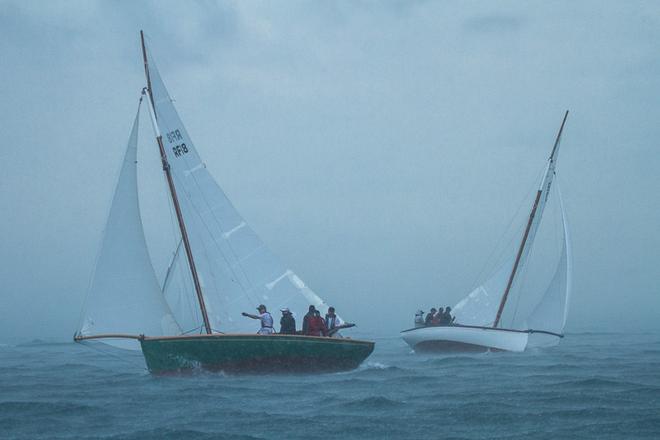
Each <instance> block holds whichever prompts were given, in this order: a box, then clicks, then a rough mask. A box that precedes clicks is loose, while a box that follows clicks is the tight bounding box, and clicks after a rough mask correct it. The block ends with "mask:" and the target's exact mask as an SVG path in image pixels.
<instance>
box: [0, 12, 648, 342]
mask: <svg viewBox="0 0 660 440" xmlns="http://www.w3.org/2000/svg"><path fill="white" fill-rule="evenodd" d="M140 29H144V30H145V31H146V32H147V33H148V35H149V37H150V43H151V47H152V50H153V52H154V55H155V57H156V60H157V61H158V62H159V67H160V70H161V74H162V75H163V77H164V79H165V81H166V83H167V85H168V87H169V89H170V93H171V94H172V96H173V97H174V98H175V99H176V105H177V107H178V110H179V113H180V114H181V117H182V119H183V120H184V122H185V123H186V125H187V128H188V131H189V132H190V134H191V136H192V137H193V139H194V140H195V143H196V146H197V148H198V150H199V152H200V154H201V155H202V156H203V157H204V159H205V161H206V163H207V166H208V168H209V169H210V171H211V172H212V174H213V175H214V176H215V177H216V179H217V180H218V181H219V183H220V185H221V186H222V187H223V188H224V189H225V190H226V192H227V194H228V195H229V196H230V198H231V199H232V200H233V201H234V203H235V205H236V206H237V207H238V209H239V210H240V211H241V213H242V214H243V216H244V217H245V218H246V219H247V221H248V222H250V224H251V225H252V226H253V227H254V229H255V230H256V231H257V232H258V233H259V234H260V235H261V236H262V238H263V239H264V241H265V242H266V243H267V244H268V245H269V246H270V247H271V248H272V249H273V250H274V251H275V252H276V253H278V254H279V255H280V256H281V257H282V258H283V259H284V260H285V261H286V262H287V263H288V265H289V266H290V267H291V268H292V269H294V270H295V271H296V272H297V273H298V274H299V275H300V276H301V278H303V279H304V280H305V281H306V282H307V284H308V285H309V286H310V287H312V288H313V289H314V290H316V291H317V292H318V293H319V294H320V295H321V296H323V297H325V298H327V299H328V301H329V302H330V303H332V304H334V305H336V306H337V307H338V309H339V310H340V312H341V313H342V314H343V315H344V316H345V317H348V318H350V320H354V321H357V322H358V324H359V325H360V326H361V327H362V328H363V329H365V330H372V329H373V330H374V331H377V332H379V333H381V334H391V335H396V334H397V332H398V330H400V329H402V328H406V327H408V326H410V323H411V321H412V314H413V312H414V310H415V309H416V308H418V307H419V306H423V307H424V308H428V307H430V306H438V305H444V304H454V303H455V302H456V301H457V300H459V299H460V298H461V297H462V296H464V295H465V294H466V293H467V291H468V290H469V289H470V287H472V285H473V282H474V278H475V277H476V276H477V275H478V273H479V272H480V271H481V269H482V268H483V266H484V264H485V263H486V261H487V258H488V256H489V255H490V254H491V252H492V250H493V248H494V246H495V245H496V243H497V241H498V240H499V239H500V237H501V236H502V234H503V232H504V230H505V228H506V226H507V225H508V224H509V221H510V220H511V216H512V215H513V213H514V212H515V210H516V209H517V208H518V206H519V204H520V200H521V199H522V198H523V197H524V196H525V194H527V193H528V192H529V190H530V189H531V188H532V187H533V186H534V185H536V178H537V177H538V175H539V172H540V170H541V169H542V168H543V166H544V161H545V159H546V157H547V155H548V152H549V150H550V148H551V146H552V141H553V137H554V135H555V133H556V130H557V128H558V125H559V123H560V122H561V117H562V115H563V111H564V110H565V109H567V108H568V109H570V110H571V116H570V117H569V120H568V124H567V128H566V131H565V134H564V140H563V144H562V151H561V156H560V159H559V166H558V173H559V175H560V182H561V186H562V192H563V195H564V201H565V205H566V210H567V212H568V216H569V221H570V224H571V227H572V236H573V245H574V258H575V261H574V297H573V303H572V308H571V314H570V315H569V320H568V330H569V331H570V330H571V329H573V330H583V329H604V328H612V326H614V327H615V328H619V327H620V326H624V327H625V328H626V329H650V328H653V329H658V328H660V324H658V316H659V315H660V287H659V280H658V278H659V277H658V263H659V262H660V228H659V227H658V226H660V202H659V200H660V199H659V197H658V195H657V192H658V189H660V177H659V174H658V171H657V170H658V169H660V150H659V149H658V141H657V140H658V139H659V138H660V124H659V123H658V122H659V121H660V50H659V49H660V43H659V42H660V4H658V3H657V2H603V1H594V2H570V1H566V2H545V1H544V2H492V3H487V2H444V1H443V2H441V1H420V2H411V1H390V2H371V1H352V2H322V1H309V2H298V1H289V2H253V1H247V2H246V1H241V2H214V1H198V2H185V3H184V2H178V1H176V2H175V1H142V2H133V1H113V2H111V1H102V2H94V1H79V2H78V1H66V2H65V1H15V2H14V1H0V54H1V59H2V60H1V61H0V79H1V81H0V96H1V97H2V99H0V119H1V120H2V134H3V140H4V142H3V144H4V146H3V148H2V149H0V159H1V161H2V167H1V168H0V203H1V205H2V216H0V233H1V236H0V243H1V246H0V280H1V282H2V284H1V288H0V335H2V336H0V341H1V340H4V339H31V338H37V337H39V338H50V339H52V338H55V339H68V338H70V336H71V335H72V334H73V332H74V330H75V329H76V324H77V320H78V315H79V312H80V308H81V305H82V301H83V298H84V295H85V289H86V287H87V283H88V281H89V276H90V271H91V269H92V263H93V260H94V256H95V254H96V251H97V246H98V243H99V239H100V233H101V230H102V228H103V226H104V222H105V216H106V214H107V209H108V204H109V201H110V198H111V193H112V191H113V186H114V183H115V182H114V179H115V176H116V173H117V170H118V168H119V165H120V160H121V156H122V154H123V151H124V148H125V145H126V141H127V138H128V134H129V130H130V124H131V122H132V119H133V116H134V111H135V108H136V105H137V98H138V96H139V92H140V90H141V88H142V87H143V85H144V80H143V71H142V65H141V56H140V51H139V50H140V49H139V35H138V33H139V30H140ZM141 135H142V138H143V139H147V140H148V139H149V138H150V136H151V133H150V131H143V132H142V133H141ZM146 145H151V148H156V147H155V146H154V145H153V144H148V143H147V144H146ZM142 154H144V153H142ZM154 163H155V165H154V166H155V169H156V170H157V168H158V163H157V160H156V161H155V162H154ZM153 175H154V176H157V173H153ZM144 176H149V174H148V173H147V174H144V175H143V177H142V179H143V180H145V179H146V178H145V177H144ZM147 180H148V179H147ZM155 180H157V178H155ZM158 183H159V184H160V183H162V181H159V182H158ZM145 186H146V187H148V186H147V185H145ZM141 196H142V197H143V199H144V200H145V201H144V204H145V209H147V210H148V209H149V206H150V203H152V201H153V200H155V199H156V196H155V192H150V190H145V191H143V193H142V194H141ZM524 209H525V210H526V209H527V208H526V207H525V208H524ZM150 234H151V235H150V240H152V241H157V240H158V237H156V238H154V236H153V232H152V233H150ZM157 263H158V262H157Z"/></svg>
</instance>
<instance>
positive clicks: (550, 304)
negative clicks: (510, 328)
mask: <svg viewBox="0 0 660 440" xmlns="http://www.w3.org/2000/svg"><path fill="white" fill-rule="evenodd" d="M557 189H558V188H557ZM557 198H558V200H559V206H560V209H561V217H562V229H563V243H562V250H561V257H560V259H559V263H558V264H557V269H556V270H555V273H554V276H553V278H552V280H551V281H550V284H549V286H548V288H547V290H546V291H545V294H544V295H543V297H542V298H541V301H540V302H539V303H538V305H537V306H536V308H535V309H534V311H533V312H532V314H531V315H530V316H529V318H528V319H527V324H528V326H529V328H531V329H534V330H545V331H550V332H553V333H558V334H563V332H564V326H565V325H566V318H567V316H568V306H569V302H570V295H571V282H572V280H571V276H572V273H571V272H572V271H571V269H572V254H571V243H570V234H569V230H568V223H567V221H566V213H565V211H564V205H563V202H562V199H561V193H560V192H559V191H557ZM554 341H555V342H558V339H557V338H554Z"/></svg>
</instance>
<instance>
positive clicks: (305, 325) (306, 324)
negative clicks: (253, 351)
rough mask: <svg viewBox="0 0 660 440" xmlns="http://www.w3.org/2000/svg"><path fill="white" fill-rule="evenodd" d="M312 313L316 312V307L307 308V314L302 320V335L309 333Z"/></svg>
mask: <svg viewBox="0 0 660 440" xmlns="http://www.w3.org/2000/svg"><path fill="white" fill-rule="evenodd" d="M314 312H316V307H314V306H309V312H307V314H306V315H305V317H304V318H303V326H302V334H303V335H306V334H307V332H308V331H309V320H310V319H312V318H313V317H314Z"/></svg>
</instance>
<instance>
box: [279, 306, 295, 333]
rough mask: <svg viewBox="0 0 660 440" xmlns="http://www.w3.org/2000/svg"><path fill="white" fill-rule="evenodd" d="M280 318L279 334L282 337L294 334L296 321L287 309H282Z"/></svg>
mask: <svg viewBox="0 0 660 440" xmlns="http://www.w3.org/2000/svg"><path fill="white" fill-rule="evenodd" d="M281 312H282V317H281V318H280V333H281V334H283V335H295V334H296V319H295V318H294V317H293V315H292V314H291V311H290V310H289V309H282V310H281Z"/></svg>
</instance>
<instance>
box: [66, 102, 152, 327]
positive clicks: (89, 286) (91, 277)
mask: <svg viewBox="0 0 660 440" xmlns="http://www.w3.org/2000/svg"><path fill="white" fill-rule="evenodd" d="M142 98H143V95H142V92H141V91H140V99H139V100H138V107H137V111H136V114H135V118H134V119H133V125H135V121H139V115H140V108H141V107H142ZM137 129H139V126H138V127H137V128H136V147H137V135H138V133H137ZM131 131H132V130H131ZM131 134H132V133H131ZM129 142H130V139H129ZM127 152H128V145H127V146H126V148H125V149H124V154H123V155H122V160H121V163H120V164H119V168H118V169H117V171H115V179H114V182H115V186H114V190H113V191H112V195H111V197H110V203H108V205H107V209H106V213H105V217H104V218H105V224H104V225H103V230H102V231H101V241H100V243H101V245H100V246H98V249H97V250H96V256H95V257H94V265H93V266H92V270H91V273H90V275H89V281H88V283H87V289H86V292H85V299H84V300H83V304H82V307H81V308H80V313H79V315H78V327H82V326H83V315H84V313H85V310H86V309H87V303H88V301H89V294H90V293H91V290H92V283H93V282H94V276H95V275H96V268H97V266H98V264H99V258H101V251H102V248H103V242H104V241H105V236H106V233H107V232H108V218H109V217H110V211H111V210H112V202H113V201H114V198H115V193H116V192H117V185H118V184H119V177H120V175H121V170H122V168H123V167H124V160H125V159H126V153H127Z"/></svg>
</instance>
